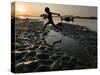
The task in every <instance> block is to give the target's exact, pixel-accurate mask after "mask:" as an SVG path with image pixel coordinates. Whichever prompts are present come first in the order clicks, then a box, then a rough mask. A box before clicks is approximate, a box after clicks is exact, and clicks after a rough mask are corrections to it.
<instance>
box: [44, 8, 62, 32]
mask: <svg viewBox="0 0 100 75" xmlns="http://www.w3.org/2000/svg"><path fill="white" fill-rule="evenodd" d="M45 12H46V13H47V15H48V22H47V23H46V24H45V26H44V28H43V31H44V30H45V28H46V26H47V25H48V24H52V25H53V27H55V28H56V26H55V24H54V22H53V20H52V14H55V15H58V16H60V14H57V13H52V12H50V9H49V8H48V7H46V8H45Z"/></svg>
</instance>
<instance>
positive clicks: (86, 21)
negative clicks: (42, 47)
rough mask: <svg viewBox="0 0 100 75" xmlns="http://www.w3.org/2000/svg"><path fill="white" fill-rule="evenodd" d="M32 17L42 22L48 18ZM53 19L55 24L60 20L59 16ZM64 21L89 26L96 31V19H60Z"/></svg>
mask: <svg viewBox="0 0 100 75" xmlns="http://www.w3.org/2000/svg"><path fill="white" fill-rule="evenodd" d="M32 18H33V19H39V20H42V21H44V23H46V22H47V21H48V20H47V19H45V20H44V19H42V18H41V17H32ZM53 21H54V23H55V24H58V23H59V22H61V19H60V18H55V17H53ZM62 22H64V23H70V24H76V25H80V26H86V27H87V28H89V29H90V30H93V31H96V32H97V20H92V19H74V22H71V21H70V22H66V21H64V20H63V21H62Z"/></svg>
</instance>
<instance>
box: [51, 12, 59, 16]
mask: <svg viewBox="0 0 100 75" xmlns="http://www.w3.org/2000/svg"><path fill="white" fill-rule="evenodd" d="M51 13H52V12H51ZM52 14H54V15H58V16H60V14H58V13H52Z"/></svg>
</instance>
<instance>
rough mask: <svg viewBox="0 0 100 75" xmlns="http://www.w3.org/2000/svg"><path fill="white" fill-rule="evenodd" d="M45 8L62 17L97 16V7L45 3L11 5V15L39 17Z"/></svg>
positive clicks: (17, 3)
mask: <svg viewBox="0 0 100 75" xmlns="http://www.w3.org/2000/svg"><path fill="white" fill-rule="evenodd" d="M14 7H15V12H14ZM45 7H49V8H50V11H51V12H54V13H59V14H61V15H62V16H63V15H74V16H83V17H88V16H97V7H94V6H79V5H78V6H77V5H62V4H45V3H33V2H16V3H15V6H14V4H12V5H11V14H12V15H14V13H15V16H18V15H29V16H40V15H41V14H45V11H44V9H45Z"/></svg>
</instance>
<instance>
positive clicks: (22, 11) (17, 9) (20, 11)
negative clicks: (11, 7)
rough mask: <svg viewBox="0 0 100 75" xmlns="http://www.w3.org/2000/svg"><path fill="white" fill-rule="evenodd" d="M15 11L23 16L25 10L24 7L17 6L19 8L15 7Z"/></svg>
mask: <svg viewBox="0 0 100 75" xmlns="http://www.w3.org/2000/svg"><path fill="white" fill-rule="evenodd" d="M16 11H17V12H18V13H20V14H23V13H25V11H26V9H25V7H24V6H22V5H19V6H17V7H16Z"/></svg>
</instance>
